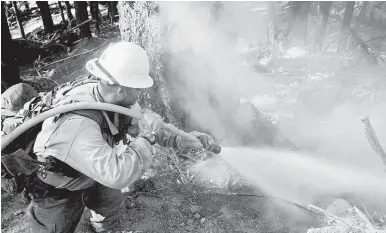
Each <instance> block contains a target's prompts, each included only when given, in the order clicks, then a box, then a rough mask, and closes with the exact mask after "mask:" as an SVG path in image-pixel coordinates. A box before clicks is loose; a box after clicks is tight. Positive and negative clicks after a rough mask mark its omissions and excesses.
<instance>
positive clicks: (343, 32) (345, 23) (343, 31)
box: [338, 2, 355, 52]
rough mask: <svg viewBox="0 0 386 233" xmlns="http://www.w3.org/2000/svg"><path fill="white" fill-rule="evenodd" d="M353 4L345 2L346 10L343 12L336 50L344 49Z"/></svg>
mask: <svg viewBox="0 0 386 233" xmlns="http://www.w3.org/2000/svg"><path fill="white" fill-rule="evenodd" d="M354 6H355V2H347V5H346V10H345V12H344V18H343V23H342V29H341V33H340V39H339V42H338V52H342V51H345V50H346V45H347V39H348V36H349V33H350V32H349V29H350V24H351V20H352V16H353V13H354Z"/></svg>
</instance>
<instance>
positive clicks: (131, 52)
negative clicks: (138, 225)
mask: <svg viewBox="0 0 386 233" xmlns="http://www.w3.org/2000/svg"><path fill="white" fill-rule="evenodd" d="M86 68H87V70H88V71H89V72H90V73H91V75H93V76H95V77H97V78H98V81H97V82H96V83H87V84H84V85H79V86H77V87H74V88H73V89H71V90H70V91H68V92H66V94H65V95H64V97H63V100H61V101H59V103H61V102H63V103H69V102H79V101H85V102H103V103H110V104H116V105H120V106H124V107H130V108H135V107H137V108H138V107H139V105H138V103H137V98H138V95H139V94H140V92H141V91H142V90H143V89H145V88H149V87H151V86H152V85H153V79H152V78H151V77H150V76H149V60H148V56H147V54H146V52H145V50H143V49H142V48H141V47H140V46H138V45H136V44H134V43H129V42H118V43H116V44H113V45H112V46H110V47H108V48H107V49H106V50H105V51H104V52H103V54H102V55H101V57H100V58H95V59H92V60H90V61H89V62H88V63H87V64H86ZM147 114H148V116H147V117H146V119H154V121H153V122H157V119H159V117H160V116H159V115H157V114H153V113H151V112H148V113H147ZM148 125H151V129H148V130H142V128H141V130H140V129H139V127H138V122H137V121H136V120H134V119H128V118H127V117H123V116H120V115H117V114H114V113H107V112H103V111H95V110H82V111H76V112H71V113H68V114H64V115H61V116H59V117H52V118H48V119H47V120H45V121H44V123H43V125H42V130H41V132H40V133H39V134H38V136H37V138H36V141H35V144H34V148H33V151H34V153H35V154H36V155H37V158H38V160H39V161H41V162H50V163H49V164H51V165H52V166H53V167H54V168H53V167H50V168H45V167H42V168H41V169H39V170H38V171H37V172H36V175H35V176H34V178H33V180H32V181H31V182H32V183H33V187H32V188H30V193H31V194H30V195H31V196H32V202H31V204H30V206H29V207H28V216H29V219H30V220H31V222H32V231H33V232H74V231H75V229H76V227H77V225H78V223H79V221H80V219H81V216H82V213H83V210H84V209H85V207H87V208H88V209H90V210H91V215H92V216H91V219H90V223H91V224H90V225H91V228H92V229H93V231H95V232H105V231H106V232H107V231H108V230H111V229H113V228H114V227H116V223H117V219H118V217H119V207H120V205H121V203H122V201H123V196H122V193H121V189H123V188H125V187H128V186H129V185H130V184H132V183H133V182H134V181H136V180H138V179H140V177H141V176H142V174H143V173H144V172H145V170H146V169H147V168H148V167H149V165H150V164H151V163H152V158H153V156H154V154H153V153H154V152H153V150H152V145H153V144H154V143H158V144H159V145H161V146H164V147H174V148H177V149H181V150H183V149H187V148H191V149H201V148H208V147H209V146H210V145H211V144H212V143H213V139H212V138H211V137H210V136H208V135H207V134H204V133H199V132H192V133H191V134H193V135H194V136H196V137H198V138H199V139H200V140H199V141H201V143H199V142H193V141H189V140H187V139H184V138H181V137H178V136H176V135H173V134H171V133H169V132H166V131H163V130H159V126H157V125H156V124H148ZM122 126H124V128H123V129H122ZM149 127H150V126H149ZM122 131H123V133H122ZM150 132H156V135H155V136H156V137H155V141H154V140H151V138H153V137H151V136H152V135H149V134H150ZM127 134H130V135H131V136H133V137H131V139H130V138H129V141H128V142H127V143H122V142H123V141H125V140H123V139H124V138H126V139H127V137H126V135H127Z"/></svg>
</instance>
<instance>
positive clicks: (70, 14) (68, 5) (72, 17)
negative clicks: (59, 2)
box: [64, 1, 74, 22]
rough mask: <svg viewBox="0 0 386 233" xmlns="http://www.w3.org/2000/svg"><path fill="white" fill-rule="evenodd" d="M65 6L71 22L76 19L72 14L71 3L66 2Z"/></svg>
mask: <svg viewBox="0 0 386 233" xmlns="http://www.w3.org/2000/svg"><path fill="white" fill-rule="evenodd" d="M64 5H66V14H67V20H68V21H69V22H71V21H72V20H73V19H74V16H73V15H72V12H71V5H70V2H69V1H64Z"/></svg>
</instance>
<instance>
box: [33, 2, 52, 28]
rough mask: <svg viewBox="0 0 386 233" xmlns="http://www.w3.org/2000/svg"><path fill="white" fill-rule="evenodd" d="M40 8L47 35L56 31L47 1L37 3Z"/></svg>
mask: <svg viewBox="0 0 386 233" xmlns="http://www.w3.org/2000/svg"><path fill="white" fill-rule="evenodd" d="M36 4H37V5H38V7H39V10H40V14H41V15H42V20H43V26H44V30H45V31H46V32H47V33H51V32H53V31H54V22H53V21H52V17H51V12H50V6H49V5H48V2H47V1H36Z"/></svg>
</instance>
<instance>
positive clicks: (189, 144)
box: [177, 131, 214, 150]
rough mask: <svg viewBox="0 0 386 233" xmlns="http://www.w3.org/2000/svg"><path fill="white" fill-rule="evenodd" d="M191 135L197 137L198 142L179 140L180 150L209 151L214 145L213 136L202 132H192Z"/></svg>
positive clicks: (179, 138)
mask: <svg viewBox="0 0 386 233" xmlns="http://www.w3.org/2000/svg"><path fill="white" fill-rule="evenodd" d="M190 134H191V135H193V136H195V137H196V138H197V139H198V140H196V141H191V140H188V139H186V138H181V137H178V138H177V147H178V149H180V150H185V149H188V148H189V149H202V148H204V149H208V148H209V147H210V146H211V145H212V144H213V143H214V140H213V138H212V137H211V136H209V135H208V134H205V133H201V132H197V131H194V132H191V133H190Z"/></svg>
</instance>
